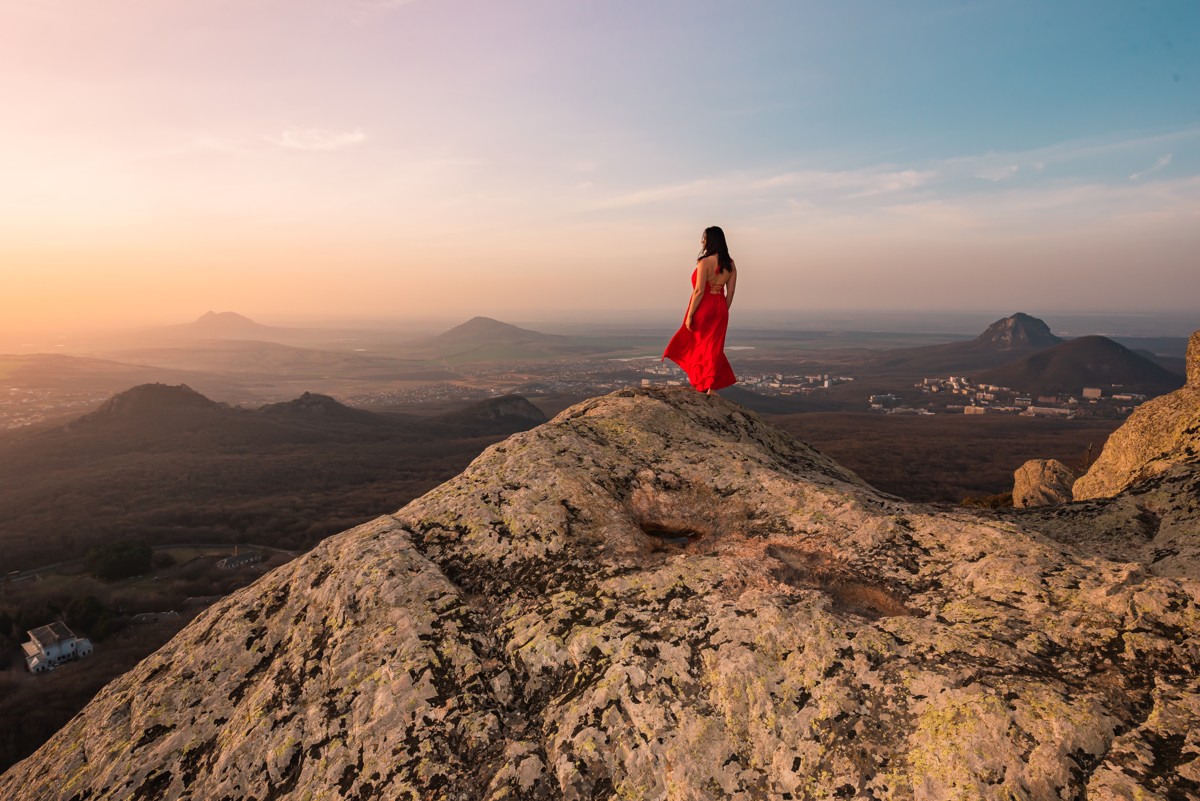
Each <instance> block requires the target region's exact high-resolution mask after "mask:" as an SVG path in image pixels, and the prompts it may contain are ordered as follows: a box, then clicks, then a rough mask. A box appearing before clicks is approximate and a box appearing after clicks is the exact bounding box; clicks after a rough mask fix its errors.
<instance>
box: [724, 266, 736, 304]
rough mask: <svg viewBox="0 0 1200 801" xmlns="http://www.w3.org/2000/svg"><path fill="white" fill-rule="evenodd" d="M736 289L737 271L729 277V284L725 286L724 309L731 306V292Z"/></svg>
mask: <svg viewBox="0 0 1200 801" xmlns="http://www.w3.org/2000/svg"><path fill="white" fill-rule="evenodd" d="M735 289H737V270H734V271H733V272H732V273H730V275H729V283H728V284H726V285H725V307H726V308H729V307H730V306H732V305H733V290H735Z"/></svg>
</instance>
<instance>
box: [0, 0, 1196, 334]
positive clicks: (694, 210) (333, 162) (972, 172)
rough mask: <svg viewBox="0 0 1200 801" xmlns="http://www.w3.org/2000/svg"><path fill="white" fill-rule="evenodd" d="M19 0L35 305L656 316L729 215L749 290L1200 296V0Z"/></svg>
mask: <svg viewBox="0 0 1200 801" xmlns="http://www.w3.org/2000/svg"><path fill="white" fill-rule="evenodd" d="M4 14H5V16H6V21H5V25H4V26H2V27H0V102H3V103H4V104H5V106H6V107H7V108H9V109H13V110H16V111H17V113H16V114H14V116H13V120H12V124H11V125H8V126H6V127H5V128H4V130H2V131H0V169H3V170H4V173H5V174H6V176H8V181H7V184H8V185H7V188H6V189H5V190H4V191H3V192H2V193H0V263H3V264H4V265H5V266H4V268H3V269H4V271H5V272H4V276H3V277H4V280H5V287H6V289H7V292H6V293H5V294H6V296H7V297H8V298H9V301H8V302H9V303H10V304H11V305H10V308H8V309H0V311H3V312H5V314H6V316H7V318H8V319H11V320H24V323H21V324H32V322H33V321H35V320H44V319H46V318H47V315H49V314H52V312H51V311H50V310H52V309H60V310H63V311H62V313H63V314H66V315H70V316H71V317H72V319H83V318H84V317H86V316H87V315H89V314H93V313H94V312H95V309H96V308H97V307H100V308H103V310H104V313H103V314H102V315H100V316H99V317H97V318H96V321H97V322H109V323H115V322H122V321H130V322H133V321H139V322H140V321H142V319H143V318H146V317H148V316H151V315H157V316H159V317H161V318H163V319H164V320H165V319H167V318H170V319H172V320H173V319H177V318H179V317H181V316H186V317H191V316H195V315H194V314H193V312H195V314H198V313H200V312H202V311H204V310H206V309H208V308H217V309H225V308H229V309H236V310H238V311H242V312H244V313H249V314H252V315H255V316H259V317H264V318H268V319H269V318H271V317H272V316H276V317H280V316H289V315H291V316H295V315H309V316H321V315H327V316H338V317H344V316H346V315H347V314H349V313H352V312H355V311H358V312H361V313H363V314H367V315H373V316H378V315H381V314H385V315H386V314H397V315H410V316H411V315H441V316H444V317H447V318H454V317H457V316H463V315H469V314H475V313H480V314H491V315H492V316H498V317H504V316H513V315H516V316H520V317H522V318H524V319H531V318H537V317H546V318H551V317H554V316H556V315H557V316H573V315H583V316H592V317H604V316H606V315H610V314H615V313H616V312H618V311H644V312H647V313H649V312H653V311H656V310H667V309H674V308H675V307H676V306H678V305H680V304H681V303H682V300H681V299H680V298H679V297H677V296H679V295H680V294H681V293H682V294H686V280H687V274H688V273H689V272H690V270H691V259H692V257H693V255H694V253H695V250H696V243H697V238H698V235H699V232H700V230H701V229H702V228H703V227H704V226H706V225H710V224H720V225H723V226H724V227H725V228H726V230H727V232H728V233H729V237H730V243H731V247H732V248H733V251H734V255H735V257H737V258H739V260H740V262H741V264H742V266H743V271H744V275H743V279H744V280H743V281H742V284H741V288H740V289H739V293H740V298H741V299H740V300H739V304H741V305H744V306H745V307H746V308H747V309H748V310H749V311H750V312H753V311H754V310H756V309H757V310H762V311H767V310H773V311H780V310H789V309H795V310H797V311H798V312H799V311H802V310H804V309H853V308H864V309H891V308H895V309H922V308H942V309H979V310H996V311H997V312H1009V311H1016V310H1018V309H1022V310H1026V311H1052V310H1056V309H1057V310H1064V311H1065V310H1073V311H1106V310H1124V311H1154V310H1158V309H1172V310H1175V311H1185V312H1186V311H1188V310H1190V309H1194V308H1196V301H1195V298H1196V297H1198V296H1200V279H1198V278H1197V274H1198V271H1197V270H1196V269H1195V266H1194V265H1195V261H1196V259H1195V253H1196V252H1197V251H1198V250H1200V248H1198V247H1197V246H1198V245H1200V235H1198V234H1197V231H1200V147H1198V144H1200V70H1198V66H1200V53H1198V50H1200V45H1198V43H1200V3H1196V2H1190V1H1189V2H1149V3H1132V2H1129V3H1112V2H1088V3H1082V2H1053V3H1049V2H1038V3H1031V2H984V1H982V0H980V1H976V0H965V2H936V3H935V2H906V3H885V2H827V3H810V2H738V3H734V2H710V1H708V0H705V1H704V2H680V1H678V0H676V1H674V2H629V1H627V0H609V1H607V2H597V1H593V0H579V1H573V0H554V1H553V2H551V1H550V0H544V1H539V2H534V1H528V0H514V1H513V2H496V0H488V2H482V0H409V1H408V2H402V1H389V0H353V1H352V2H344V1H343V2H334V0H238V1H237V2H235V1H234V0H203V1H202V0H176V1H175V2H171V3H150V2H143V1H140V0H112V2H108V3H104V4H90V5H88V6H85V7H80V6H79V5H78V4H76V3H70V2H67V1H66V0H44V2H40V3H37V4H12V5H10V6H9V7H8V8H7V9H6V10H5V11H4ZM681 284H682V288H681ZM281 286H286V288H287V289H286V291H280V287H281ZM98 299H100V300H102V301H103V302H102V303H99V304H97V300H98ZM4 302H5V301H3V300H0V304H3V303H4ZM102 318H103V319H102ZM88 319H90V318H88Z"/></svg>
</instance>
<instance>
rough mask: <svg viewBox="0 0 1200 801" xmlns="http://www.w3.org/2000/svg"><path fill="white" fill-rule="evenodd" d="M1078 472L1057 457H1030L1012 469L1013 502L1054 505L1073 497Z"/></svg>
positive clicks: (1021, 507) (1029, 504)
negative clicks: (1073, 485) (1072, 491)
mask: <svg viewBox="0 0 1200 801" xmlns="http://www.w3.org/2000/svg"><path fill="white" fill-rule="evenodd" d="M1078 477H1079V473H1078V472H1077V471H1075V470H1073V469H1071V468H1070V467H1068V466H1067V465H1065V464H1063V463H1062V462H1060V461H1059V460H1058V459H1030V460H1029V461H1028V462H1026V463H1025V464H1023V465H1021V466H1020V467H1018V468H1017V470H1016V472H1015V473H1013V506H1015V507H1017V508H1018V509H1024V508H1026V507H1030V506H1052V505H1054V504H1056V503H1067V502H1069V501H1070V500H1071V485H1072V484H1073V483H1075V479H1076V478H1078Z"/></svg>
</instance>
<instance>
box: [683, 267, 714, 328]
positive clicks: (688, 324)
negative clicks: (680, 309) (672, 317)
mask: <svg viewBox="0 0 1200 801" xmlns="http://www.w3.org/2000/svg"><path fill="white" fill-rule="evenodd" d="M709 267H710V265H709V264H708V258H704V259H701V260H700V263H699V264H697V265H696V285H695V286H694V287H692V299H691V300H690V301H688V310H687V315H686V316H685V317H684V318H683V325H684V327H685V328H687V330H689V331H691V330H692V316H693V315H694V314H695V313H696V309H698V308H700V301H701V300H703V299H704V293H705V292H706V291H707V290H708V271H709Z"/></svg>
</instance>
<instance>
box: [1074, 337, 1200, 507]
mask: <svg viewBox="0 0 1200 801" xmlns="http://www.w3.org/2000/svg"><path fill="white" fill-rule="evenodd" d="M1187 374H1188V378H1187V384H1186V385H1185V386H1184V387H1182V388H1181V389H1178V390H1176V391H1174V392H1172V393H1170V394H1167V395H1163V396H1161V397H1158V398H1154V399H1152V400H1149V401H1147V402H1146V403H1143V404H1142V405H1141V406H1139V407H1138V408H1137V410H1135V411H1134V413H1133V414H1131V415H1130V416H1129V419H1128V420H1126V421H1125V424H1124V425H1122V426H1121V427H1120V428H1118V429H1117V430H1116V431H1114V432H1113V433H1112V435H1111V436H1109V438H1108V442H1106V443H1105V445H1104V450H1103V451H1102V452H1101V453H1100V458H1098V459H1097V460H1096V461H1095V463H1094V464H1093V465H1092V466H1091V469H1089V470H1088V472H1087V473H1086V474H1084V475H1083V476H1082V477H1081V478H1080V479H1079V480H1078V481H1076V482H1075V486H1074V488H1073V497H1074V499H1075V500H1077V501H1080V500H1087V499H1090V498H1107V497H1112V496H1114V495H1116V494H1117V493H1119V492H1121V491H1122V490H1124V489H1126V488H1128V487H1132V486H1134V485H1136V484H1138V483H1140V482H1143V481H1146V480H1147V479H1150V478H1153V477H1154V476H1157V475H1159V474H1161V473H1164V472H1166V471H1167V470H1169V469H1170V468H1171V467H1173V466H1174V465H1178V464H1189V465H1195V464H1197V463H1200V331H1197V332H1196V333H1194V334H1192V338H1191V341H1190V342H1189V343H1188V350H1187Z"/></svg>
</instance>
